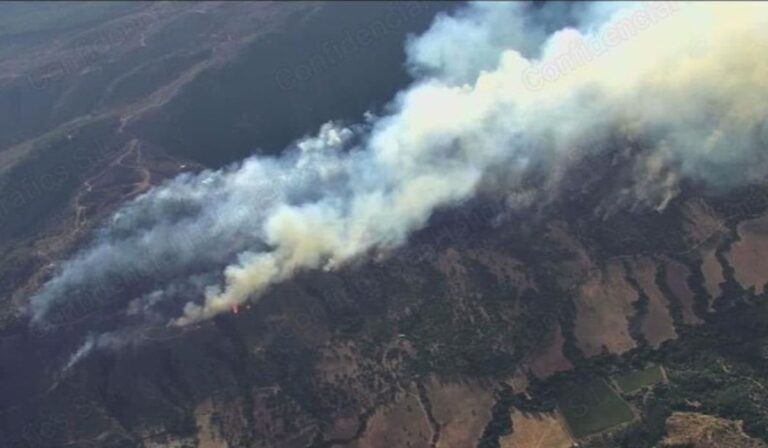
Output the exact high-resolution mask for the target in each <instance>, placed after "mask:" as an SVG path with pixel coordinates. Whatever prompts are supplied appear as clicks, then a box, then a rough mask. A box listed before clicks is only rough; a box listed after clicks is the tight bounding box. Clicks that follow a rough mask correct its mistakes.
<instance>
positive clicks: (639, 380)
mask: <svg viewBox="0 0 768 448" xmlns="http://www.w3.org/2000/svg"><path fill="white" fill-rule="evenodd" d="M613 380H614V381H615V382H616V385H617V386H618V387H619V389H620V390H621V392H623V393H625V394H632V393H635V392H637V391H639V390H640V389H643V388H646V387H650V386H653V385H655V384H659V383H663V382H665V381H666V378H665V375H664V369H663V368H662V367H661V366H658V365H653V366H650V367H646V368H645V369H642V370H636V371H634V372H630V373H627V374H625V375H619V376H616V377H614V378H613Z"/></svg>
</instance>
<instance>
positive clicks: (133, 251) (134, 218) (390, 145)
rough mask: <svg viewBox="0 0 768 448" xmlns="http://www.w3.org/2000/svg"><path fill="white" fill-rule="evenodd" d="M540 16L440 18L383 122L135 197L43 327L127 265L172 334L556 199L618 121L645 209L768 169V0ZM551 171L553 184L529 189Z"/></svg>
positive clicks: (494, 8)
mask: <svg viewBox="0 0 768 448" xmlns="http://www.w3.org/2000/svg"><path fill="white" fill-rule="evenodd" d="M547 12H548V10H546V9H543V10H541V11H539V12H538V13H537V12H535V11H532V10H531V8H527V7H525V6H524V5H522V4H519V3H513V4H505V3H495V2H488V3H481V4H476V5H470V6H469V7H467V8H466V9H464V10H462V11H460V12H458V13H456V14H455V15H453V16H450V17H449V16H440V17H439V18H437V19H436V20H435V22H434V24H433V25H432V27H431V28H430V29H429V30H428V31H427V32H426V33H425V34H424V35H422V36H420V37H418V38H413V39H411V40H409V41H408V42H407V45H406V48H407V54H408V67H409V69H410V71H411V73H412V74H414V76H415V77H416V79H415V81H414V82H413V84H412V85H411V86H410V87H409V88H407V89H406V90H404V91H403V92H401V93H400V94H398V95H397V97H396V98H395V99H394V100H393V101H392V103H391V104H390V105H389V107H388V108H387V111H388V112H387V114H386V115H383V116H380V117H375V116H369V117H368V118H367V120H365V122H363V123H361V124H359V125H355V126H344V125H341V124H337V123H329V124H327V125H325V126H323V128H322V129H320V131H319V133H318V134H317V135H316V136H314V137H311V138H306V139H304V140H301V141H299V142H297V143H296V144H295V145H293V146H292V147H291V148H289V149H287V150H286V152H285V153H284V155H282V156H280V157H277V158H269V157H261V156H254V157H251V158H249V159H247V160H244V161H243V162H242V163H240V164H237V165H235V166H232V167H229V168H227V169H223V170H219V171H205V172H202V173H199V174H184V175H181V176H179V177H177V178H176V179H173V180H172V181H170V182H168V183H166V184H165V185H163V186H160V187H157V188H155V189H153V190H152V191H150V192H148V193H147V194H145V195H143V196H142V197H140V198H138V199H136V200H134V201H132V202H131V203H128V204H126V205H125V206H124V207H122V209H121V210H120V211H119V212H118V213H117V214H116V215H115V216H114V218H113V219H112V222H111V223H108V224H107V225H106V226H105V227H104V228H103V229H102V230H101V231H100V232H99V234H98V235H97V236H96V237H95V239H94V242H93V243H92V244H91V245H90V246H89V247H88V248H87V249H85V250H83V251H82V252H81V253H79V254H78V255H77V256H75V257H74V258H72V259H71V260H69V261H67V262H65V263H62V265H61V266H60V268H59V269H58V272H57V273H56V274H55V276H54V277H53V278H52V279H51V280H50V281H49V282H48V283H47V284H45V285H44V286H43V287H42V288H41V289H40V291H39V292H38V293H37V294H36V295H35V296H34V297H33V298H32V300H31V308H32V313H33V316H34V320H35V321H36V322H45V321H46V319H47V316H48V315H49V314H50V313H51V312H52V310H53V309H55V307H56V306H57V304H60V303H62V302H63V301H66V300H68V297H72V296H76V295H77V294H80V293H82V292H83V291H88V290H89V289H94V288H97V287H98V285H100V284H102V283H104V282H107V283H108V282H110V281H111V279H113V278H115V277H119V276H125V275H126V272H131V273H136V275H137V277H139V278H140V277H141V276H149V277H153V278H155V279H158V280H159V283H160V287H159V289H157V290H155V291H153V292H152V293H151V294H148V295H146V296H141V297H138V298H136V299H135V300H134V301H133V302H131V306H130V307H129V308H130V310H131V312H132V313H138V314H141V313H150V314H151V313H152V310H153V309H154V308H155V307H157V306H161V305H162V304H163V303H164V302H166V301H168V300H170V299H171V298H178V297H179V296H180V295H181V296H183V297H185V298H186V299H185V300H189V301H188V303H186V305H185V306H184V309H183V312H182V313H181V314H180V315H178V316H177V317H175V318H174V319H173V320H172V321H171V323H172V324H173V325H187V324H190V323H193V322H197V321H200V320H203V319H207V318H210V317H212V316H215V315H217V314H219V313H221V312H224V311H226V310H229V309H230V308H231V307H232V306H234V305H238V304H242V303H244V302H245V301H247V300H249V299H257V298H258V297H259V296H260V295H261V294H263V292H264V291H265V290H266V289H267V288H268V287H269V286H270V285H273V284H275V283H277V282H282V281H285V280H286V279H289V278H290V277H291V276H292V275H294V274H295V273H296V272H297V271H299V270H303V269H336V268H338V267H340V266H343V265H344V264H345V263H347V262H349V261H351V260H353V259H355V258H358V257H361V256H366V255H369V254H371V253H374V252H376V251H380V250H387V249H390V248H393V247H397V246H398V245H401V244H403V243H405V242H406V240H407V238H408V235H409V234H410V233H412V232H413V231H415V230H418V229H420V228H423V227H424V226H425V225H426V224H427V221H428V220H429V218H430V216H431V215H432V214H433V212H434V211H436V210H437V209H439V208H442V207H452V206H458V205H460V204H461V203H462V202H464V201H467V200H469V199H471V198H472V197H473V196H474V195H475V194H476V193H477V192H478V190H480V189H495V190H497V192H498V193H499V194H504V195H509V196H510V197H512V198H516V200H519V201H520V202H524V203H530V202H531V201H534V200H536V196H537V195H540V196H541V197H544V196H548V195H552V194H556V188H557V180H558V179H557V178H558V175H559V174H558V173H563V172H567V169H568V164H569V163H570V162H569V161H570V160H573V157H574V154H573V153H572V152H573V151H575V149H574V148H577V147H579V148H584V147H587V148H588V149H587V150H592V151H599V150H601V149H602V148H605V146H606V145H605V144H604V142H605V141H606V139H607V137H608V136H609V135H611V134H615V133H617V132H618V133H621V134H622V135H624V136H626V137H627V138H628V139H630V140H631V139H635V140H637V141H639V142H642V145H643V146H644V148H643V152H642V153H641V155H640V156H639V157H638V158H637V160H635V162H634V163H635V166H634V170H633V173H634V174H633V175H634V184H633V185H632V186H630V188H629V190H630V191H631V194H632V197H633V198H634V199H635V200H636V201H639V202H644V203H647V204H648V205H650V206H654V207H663V206H664V205H665V204H666V203H667V202H668V201H669V200H670V199H671V198H672V197H673V196H674V194H675V192H676V189H677V184H678V182H679V181H680V179H684V178H688V179H692V180H695V181H700V182H706V183H708V184H709V185H713V186H717V187H721V188H728V187H732V186H736V185H740V184H743V183H746V182H753V181H756V180H759V179H761V178H762V177H763V176H764V175H765V166H766V158H768V157H767V156H768V154H767V153H768V150H767V149H766V145H765V144H766V142H768V126H767V125H766V117H768V101H766V98H765V94H766V92H768V58H766V57H765V55H766V50H768V5H766V4H763V3H759V2H754V3H733V2H730V3H727V4H725V3H698V2H693V3H688V4H683V3H656V2H654V3H647V4H639V3H618V2H617V3H613V2H611V3H605V4H600V3H598V4H590V5H586V6H582V7H580V8H579V9H578V10H577V11H573V12H572V13H573V15H574V17H576V18H577V22H576V23H575V24H574V25H573V26H572V27H565V28H562V29H558V30H557V31H555V32H552V33H550V34H548V35H547V34H546V33H545V31H544V30H545V27H542V26H541V22H536V21H535V20H534V19H535V17H534V16H535V14H546V13H547ZM601 143H603V144H601ZM542 166H546V167H548V168H547V172H549V173H551V175H550V177H549V178H548V179H546V181H545V184H544V185H542V187H541V189H540V191H535V192H530V191H525V192H521V191H519V190H518V187H519V185H518V183H519V181H520V179H522V178H523V176H525V174H526V173H529V172H530V170H532V169H534V167H542ZM532 195H533V196H532ZM163 285H167V286H163ZM179 291H184V293H183V294H180V293H179ZM190 294H192V295H190ZM92 344H93V343H92Z"/></svg>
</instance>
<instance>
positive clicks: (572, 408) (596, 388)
mask: <svg viewBox="0 0 768 448" xmlns="http://www.w3.org/2000/svg"><path fill="white" fill-rule="evenodd" d="M557 401H558V405H559V406H560V410H561V411H562V413H563V416H564V417H565V419H566V421H567V422H568V426H569V428H570V429H571V432H572V433H573V435H574V436H575V437H576V438H582V437H586V436H589V435H591V434H595V433H598V432H601V431H604V430H606V429H609V428H612V427H614V426H617V425H620V424H622V423H626V422H628V421H631V420H632V419H633V418H634V414H633V412H632V409H631V408H630V407H629V405H628V404H627V403H626V402H625V401H624V400H623V399H622V398H621V397H620V396H619V394H618V393H616V392H615V391H614V390H613V389H612V388H611V387H610V386H609V385H608V383H607V382H606V381H605V380H603V379H602V378H596V377H592V378H586V379H582V380H581V381H575V382H571V383H569V384H567V385H564V387H563V388H562V389H561V391H560V392H559V393H558V397H557Z"/></svg>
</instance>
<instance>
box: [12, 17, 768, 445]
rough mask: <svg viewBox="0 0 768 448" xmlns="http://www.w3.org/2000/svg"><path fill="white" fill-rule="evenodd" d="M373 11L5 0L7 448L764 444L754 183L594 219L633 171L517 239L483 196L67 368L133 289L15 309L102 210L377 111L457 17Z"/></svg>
mask: <svg viewBox="0 0 768 448" xmlns="http://www.w3.org/2000/svg"><path fill="white" fill-rule="evenodd" d="M374 3H375V4H371V5H370V6H366V7H361V6H360V5H359V4H344V3H343V2H338V3H337V2H332V3H327V4H326V3H300V2H287V3H266V2H265V3H262V2H246V3H237V2H233V3H227V2H224V3H207V2H203V3H165V2H162V3H157V4H155V3H153V4H149V3H103V4H98V5H94V6H92V7H89V8H88V9H87V12H86V11H82V10H80V6H78V4H75V3H72V4H69V5H67V6H65V7H60V8H59V7H57V8H53V7H51V8H50V10H49V11H47V10H45V9H42V10H41V9H34V8H30V10H28V11H27V10H24V9H23V8H24V6H23V4H13V3H9V4H4V5H0V106H2V107H0V253H2V256H0V446H2V447H13V448H41V447H51V448H53V447H55V448H60V447H71V448H91V447H94V448H95V447H114V448H118V447H143V448H150V447H177V448H182V447H198V448H219V447H222V448H223V447H227V448H235V447H285V448H289V447H307V448H330V447H349V448H373V447H381V448H389V447H401V446H402V447H412V448H420V447H423V448H428V447H434V448H465V447H478V448H487V447H488V448H489V447H504V448H513V447H514V448H517V447H526V448H528V447H539V448H550V447H551V448H561V447H562V448H566V447H571V446H575V445H576V444H578V446H580V447H631V448H641V447H655V446H665V447H682V446H694V447H702V448H704V447H706V448H708V447H718V448H742V447H764V446H766V443H768V291H767V290H766V287H767V286H768V258H766V257H765V256H764V255H765V253H766V250H768V185H753V186H750V187H748V188H746V187H745V188H742V189H738V190H734V191H731V192H730V193H728V194H725V195H724V194H715V193H711V192H708V191H705V190H703V189H699V188H696V186H695V185H686V186H685V187H686V188H685V189H684V191H682V192H681V193H680V194H679V195H678V196H677V197H676V198H675V199H674V200H673V201H672V202H671V203H670V204H669V205H668V206H667V207H666V208H665V209H664V210H663V211H656V210H643V209H637V210H631V211H630V210H626V211H618V212H615V213H611V214H598V213H596V212H595V211H596V210H598V209H600V208H601V207H600V206H601V204H602V201H604V200H606V199H607V198H609V197H610V195H611V194H612V193H613V192H614V190H615V185H616V184H617V183H618V182H620V181H621V177H620V176H621V171H620V170H617V169H616V167H617V166H622V164H623V163H625V162H626V160H627V158H629V157H631V156H632V154H631V151H630V152H629V153H628V152H627V151H610V150H608V151H604V152H602V153H601V155H600V157H594V158H591V159H588V160H584V161H582V163H581V164H580V165H577V169H575V170H573V172H571V173H569V175H568V177H567V178H566V179H565V183H566V184H567V185H572V188H570V190H568V192H567V194H565V195H564V196H563V197H562V198H559V199H558V200H556V201H554V202H553V203H551V204H548V206H547V207H545V208H542V209H537V210H535V213H534V212H533V211H532V210H526V211H525V213H526V217H525V219H521V216H520V214H521V213H523V212H520V211H511V210H510V209H509V208H508V207H507V206H506V205H505V202H504V198H499V197H495V196H493V195H480V196H479V197H477V198H476V199H474V200H472V201H471V202H469V203H468V204H464V205H463V206H462V207H459V208H456V209H450V210H441V211H440V212H439V213H438V214H436V215H435V216H434V217H433V218H432V219H431V220H430V222H429V225H428V226H427V227H426V228H425V229H423V230H420V231H418V232H417V233H415V234H414V235H413V236H412V237H411V238H410V239H409V242H408V244H407V245H406V246H404V247H402V248H400V249H396V250H393V251H391V252H390V253H387V254H386V256H383V257H381V258H377V259H372V260H361V261H360V262H358V263H353V264H351V265H349V266H346V267H344V268H343V269H339V270H336V271H321V270H310V271H306V272H302V273H300V274H299V275H298V276H297V277H296V278H293V279H291V280H290V281H288V282H285V283H282V284H279V285H277V286H275V287H274V288H272V289H270V291H269V292H268V293H267V294H266V295H265V296H264V297H263V298H261V300H259V301H258V302H254V303H252V304H249V305H247V306H244V307H241V308H240V309H238V310H236V311H237V312H233V313H228V314H223V315H220V316H218V317H216V318H215V319H212V320H209V321H204V322H201V323H197V324H194V325H190V326H186V327H161V328H157V329H155V331H151V332H147V333H146V334H143V335H142V338H141V340H137V341H136V343H135V344H134V345H131V346H129V347H121V348H120V349H118V350H104V351H98V352H95V353H94V354H92V355H91V356H89V357H87V358H85V359H84V360H82V361H81V362H79V363H77V364H76V365H74V367H72V368H71V369H62V366H65V365H66V364H67V362H68V360H69V359H70V358H71V356H72V350H73V348H76V347H77V346H76V344H75V341H80V338H81V337H82V336H83V335H84V334H87V333H88V332H90V331H94V329H96V328H100V327H101V326H103V325H109V324H110V322H112V321H113V320H114V319H115V317H114V316H113V315H111V314H110V309H109V307H108V306H102V305H101V304H103V303H108V302H109V298H110V297H113V296H115V295H130V294H131V291H132V287H133V286H132V285H131V284H130V283H126V284H124V285H118V286H116V287H115V289H114V290H110V291H104V292H103V296H100V297H97V298H95V300H96V302H95V304H94V303H91V302H88V303H86V305H73V306H71V307H66V308H65V309H63V310H62V311H61V312H60V313H59V314H58V315H57V319H58V320H57V321H56V322H55V327H54V328H52V329H50V328H49V329H47V330H46V331H32V329H31V328H30V327H29V325H28V322H27V320H28V317H27V315H26V314H25V312H24V311H25V307H26V306H27V302H26V301H27V300H28V299H29V297H30V295H31V294H32V293H33V292H34V291H35V290H36V289H37V288H39V286H40V285H41V284H42V283H43V282H45V281H46V279H48V278H49V277H50V275H51V272H52V270H53V269H54V268H55V266H56V264H57V263H58V262H60V261H61V260H63V259H65V258H66V257H67V256H68V255H70V254H72V253H74V252H75V251H76V250H77V249H78V248H79V247H82V246H83V245H84V244H87V242H88V241H89V238H90V236H91V234H92V232H93V231H95V230H96V229H98V227H99V223H101V222H103V221H104V220H105V219H109V216H110V214H111V212H112V211H114V210H115V208H116V206H117V205H118V204H120V203H121V202H123V201H125V200H128V199H130V198H133V197H136V196H138V195H140V194H141V193H143V192H145V191H147V190H148V189H150V188H151V187H152V186H153V185H158V184H160V183H162V182H163V181H164V180H166V179H169V178H171V177H173V176H176V175H177V174H179V173H182V172H187V171H190V172H196V171H200V170H203V169H206V168H216V167H221V166H225V165H227V164H229V163H231V162H233V161H236V160H238V159H240V158H242V157H243V156H245V155H248V154H250V153H251V152H253V151H257V152H260V153H263V154H276V153H278V152H279V151H280V149H281V148H283V147H284V146H285V145H286V144H287V143H289V142H290V141H291V140H293V139H295V138H297V137H299V136H301V135H304V134H307V133H310V132H314V130H315V129H316V128H317V127H318V126H319V125H321V124H322V123H324V122H326V121H328V120H329V119H337V118H341V119H354V118H356V117H358V116H361V115H362V114H363V113H364V112H365V111H366V110H370V109H376V108H379V107H382V106H383V105H384V104H385V102H386V101H387V100H388V99H389V98H390V97H391V96H392V95H393V94H394V93H395V92H396V91H397V90H398V89H399V88H401V87H402V85H403V84H405V83H406V82H408V76H407V74H406V73H405V71H402V70H397V69H394V68H392V69H391V70H390V69H388V70H381V67H382V66H388V67H400V66H401V65H402V59H403V54H402V41H403V40H404V39H405V37H406V35H407V34H408V33H416V32H420V31H423V30H424V29H425V28H426V27H427V26H428V25H429V23H430V22H431V20H432V18H433V16H434V14H435V13H436V12H437V11H441V10H448V9H450V8H453V7H454V6H453V5H451V4H446V3H426V4H414V3H411V4H394V3H378V2H374ZM9 8H21V9H20V10H18V11H14V14H18V15H19V17H23V20H14V21H9V20H6V19H5V18H4V17H7V15H6V14H5V12H8V9H9ZM393 8H394V9H393ZM390 11H396V13H397V14H399V16H398V17H400V18H401V20H399V21H398V23H399V24H398V25H397V26H396V27H390V26H385V27H382V26H381V24H380V23H378V22H377V20H380V19H379V18H380V17H382V16H384V15H385V14H387V13H388V12H390ZM339 17H343V18H344V21H343V23H344V26H337V24H338V20H339ZM360 29H367V30H369V31H370V32H371V33H372V35H373V36H374V39H373V40H372V41H370V42H368V43H364V42H362V41H359V40H355V41H353V43H352V44H350V45H348V46H347V47H346V48H347V50H346V53H344V54H343V55H342V56H341V57H337V58H331V59H325V60H324V61H322V60H318V62H317V64H315V66H314V68H312V66H309V67H310V68H308V69H307V70H309V72H308V73H304V72H302V71H301V70H303V69H300V70H299V72H297V71H296V69H297V67H299V66H300V65H301V64H306V61H308V60H311V59H312V58H313V57H314V56H316V55H322V54H324V53H323V51H324V50H323V48H324V45H326V47H327V44H329V43H330V44H335V43H338V44H339V45H341V42H342V41H343V40H344V39H346V38H348V37H349V36H350V35H354V34H355V33H357V32H358V31H359V30H360ZM298 43H301V44H302V45H298ZM297 74H300V76H297ZM304 74H308V76H304ZM286 76H287V77H286ZM286 83H287V84H286ZM214 148H215V150H214ZM255 148H256V149H255ZM529 212H530V213H529ZM531 215H532V216H533V218H532V217H531Z"/></svg>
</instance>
